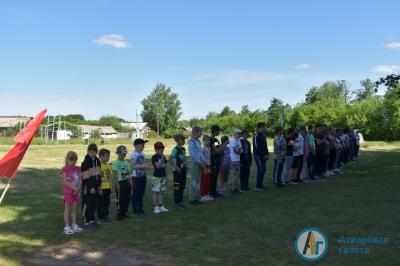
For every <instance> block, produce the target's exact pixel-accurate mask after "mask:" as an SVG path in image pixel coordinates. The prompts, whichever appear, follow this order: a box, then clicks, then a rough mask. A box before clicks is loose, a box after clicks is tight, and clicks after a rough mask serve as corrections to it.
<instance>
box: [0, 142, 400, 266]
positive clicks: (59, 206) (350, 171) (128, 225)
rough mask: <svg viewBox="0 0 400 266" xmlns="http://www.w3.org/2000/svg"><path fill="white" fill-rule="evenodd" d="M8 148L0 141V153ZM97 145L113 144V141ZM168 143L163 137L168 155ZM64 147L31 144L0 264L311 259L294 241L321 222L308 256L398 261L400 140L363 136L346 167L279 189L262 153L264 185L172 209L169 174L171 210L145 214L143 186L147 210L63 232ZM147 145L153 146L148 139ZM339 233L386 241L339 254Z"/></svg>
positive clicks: (9, 200) (3, 233) (331, 260)
mask: <svg viewBox="0 0 400 266" xmlns="http://www.w3.org/2000/svg"><path fill="white" fill-rule="evenodd" d="M10 147H11V146H10V145H0V156H2V155H4V153H5V152H6V151H7V150H8V149H9V148H10ZM102 147H103V146H102ZM104 147H107V148H109V149H111V150H112V151H113V150H114V149H115V147H116V145H115V144H112V145H111V144H110V145H105V146H104ZM129 148H130V150H131V148H132V147H129ZM171 148H172V141H167V151H166V153H167V154H169V153H170V150H171ZM71 149H72V150H75V151H77V152H78V154H79V156H80V160H82V159H83V156H84V154H85V149H86V147H85V146H84V145H78V144H77V145H57V146H56V145H51V146H50V145H49V146H44V145H43V146H41V145H32V146H31V147H30V149H29V151H28V152H27V154H26V157H25V159H24V161H23V163H22V167H21V169H20V171H19V173H18V175H17V177H16V178H15V180H14V181H13V183H12V186H11V189H10V191H9V193H8V194H7V196H6V198H5V201H4V203H3V204H2V205H1V207H0V265H34V264H41V265H56V264H59V265H72V264H71V261H72V262H73V264H77V265H107V264H111V263H113V264H119V265H134V264H141V265H152V264H158V265H164V264H168V265H309V264H310V263H308V264H307V263H304V262H303V261H302V260H301V259H300V258H299V257H298V256H297V255H296V252H295V249H294V245H293V243H294V240H295V238H296V235H297V233H298V232H300V231H301V230H302V229H304V228H308V227H317V228H320V229H322V230H323V231H324V232H325V233H326V234H327V236H328V239H329V250H328V253H327V255H326V257H325V258H324V259H323V260H322V261H321V262H319V263H314V265H399V264H400V252H399V251H400V244H399V241H400V235H399V224H400V212H399V203H400V193H399V187H400V164H399V161H400V143H384V142H369V143H367V144H366V145H365V147H364V148H363V150H362V151H361V156H360V160H361V161H360V164H358V165H354V166H349V167H347V169H346V172H345V173H344V174H341V175H338V176H334V177H330V178H329V179H328V180H326V181H323V182H313V183H307V184H300V185H297V186H291V187H288V188H284V189H276V188H272V187H271V183H272V178H271V162H269V167H268V171H267V175H266V180H267V182H266V183H267V185H268V187H269V189H268V190H267V191H265V192H249V193H246V194H244V195H233V196H227V197H223V198H221V199H218V200H216V201H214V202H210V203H207V204H203V205H201V206H198V207H189V208H187V209H186V210H183V211H177V210H175V209H174V208H173V201H172V190H171V182H170V183H169V191H168V193H167V196H166V205H167V207H170V209H171V211H170V213H168V214H163V215H157V216H156V215H153V214H150V212H151V196H150V195H151V194H150V190H149V189H150V187H149V186H148V187H147V192H146V203H145V208H146V210H147V213H148V215H147V216H145V217H140V218H131V219H128V220H124V221H122V222H113V223H112V224H110V225H105V226H103V227H102V228H100V229H98V230H96V231H87V232H84V233H82V234H75V235H72V236H64V235H62V234H61V231H62V228H63V216H62V212H63V200H62V179H61V178H60V176H59V169H60V168H61V167H62V164H63V160H64V156H65V154H66V152H67V151H68V150H71ZM146 152H147V154H148V155H150V154H152V149H151V146H150V145H148V148H147V149H146ZM113 158H115V155H114V154H113ZM5 181H6V180H2V181H1V184H0V189H3V188H4V184H5ZM253 181H254V171H253V173H252V182H253ZM186 198H187V197H186ZM114 211H115V204H112V213H114ZM341 236H348V237H369V236H373V237H374V236H376V237H378V236H386V237H389V238H390V241H391V242H390V244H389V245H387V246H378V245H375V246H374V245H373V246H368V247H369V248H370V249H371V253H370V254H369V255H341V254H339V252H338V249H339V248H340V247H352V245H341V244H339V243H338V239H339V238H340V237H341ZM77 258H78V259H77ZM78 260H79V261H78ZM132 261H133V262H132Z"/></svg>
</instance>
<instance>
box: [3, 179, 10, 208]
mask: <svg viewBox="0 0 400 266" xmlns="http://www.w3.org/2000/svg"><path fill="white" fill-rule="evenodd" d="M11 180H12V179H11V178H9V179H8V183H7V186H6V188H5V189H4V190H3V193H2V194H1V197H0V204H1V203H2V202H3V199H4V196H5V195H6V193H7V190H8V188H9V187H10V184H11Z"/></svg>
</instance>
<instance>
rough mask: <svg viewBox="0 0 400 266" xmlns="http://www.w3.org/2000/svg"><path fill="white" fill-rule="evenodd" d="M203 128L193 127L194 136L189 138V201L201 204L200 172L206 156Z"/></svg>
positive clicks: (193, 203)
mask: <svg viewBox="0 0 400 266" xmlns="http://www.w3.org/2000/svg"><path fill="white" fill-rule="evenodd" d="M202 134H203V130H202V129H201V128H200V127H193V129H192V137H191V138H190V140H189V159H190V164H191V181H190V186H189V202H190V204H192V205H199V204H201V202H200V201H199V200H198V198H199V186H200V174H201V173H200V172H201V168H202V167H203V166H204V156H203V152H202V151H201V143H200V138H201V136H202Z"/></svg>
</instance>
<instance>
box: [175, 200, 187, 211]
mask: <svg viewBox="0 0 400 266" xmlns="http://www.w3.org/2000/svg"><path fill="white" fill-rule="evenodd" d="M176 208H177V209H180V210H183V209H185V208H186V206H185V204H184V203H183V202H181V203H178V204H176Z"/></svg>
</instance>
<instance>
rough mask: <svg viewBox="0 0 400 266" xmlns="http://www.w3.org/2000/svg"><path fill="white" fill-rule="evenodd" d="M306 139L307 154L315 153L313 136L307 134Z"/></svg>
mask: <svg viewBox="0 0 400 266" xmlns="http://www.w3.org/2000/svg"><path fill="white" fill-rule="evenodd" d="M306 139H307V143H308V152H313V151H315V142H314V141H315V138H314V135H313V134H312V133H307V136H306Z"/></svg>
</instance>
